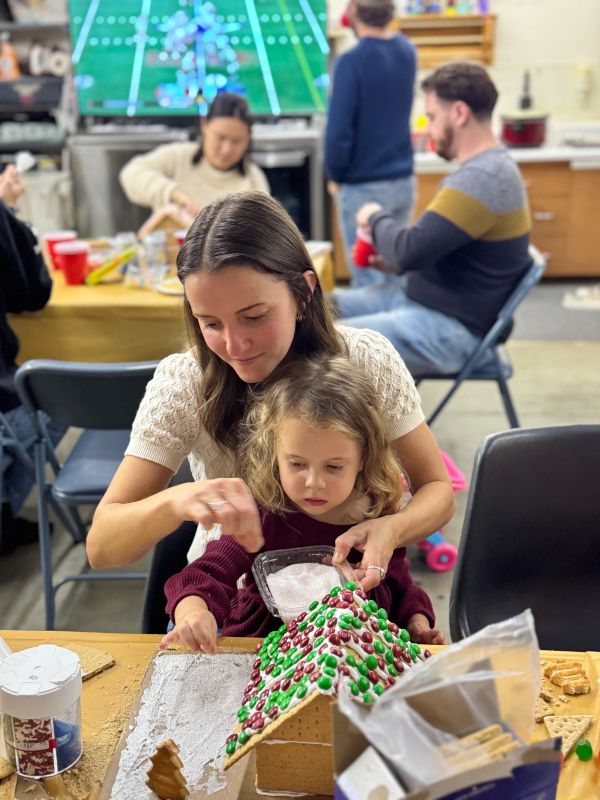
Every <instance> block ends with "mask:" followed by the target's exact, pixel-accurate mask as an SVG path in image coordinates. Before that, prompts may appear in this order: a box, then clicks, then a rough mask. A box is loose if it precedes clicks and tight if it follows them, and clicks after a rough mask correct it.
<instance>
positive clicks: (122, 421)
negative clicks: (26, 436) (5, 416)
mask: <svg viewBox="0 0 600 800" xmlns="http://www.w3.org/2000/svg"><path fill="white" fill-rule="evenodd" d="M157 363H158V362H155V361H152V362H135V363H121V364H82V363H76V362H68V361H51V360H46V359H34V360H32V361H27V362H26V363H25V364H23V366H21V367H20V368H19V369H18V370H17V373H16V375H15V383H16V387H17V392H18V394H19V397H20V399H21V402H22V403H23V405H24V406H25V408H26V409H27V411H28V412H29V413H30V415H31V418H32V421H33V424H34V426H35V431H36V439H35V442H34V444H33V453H34V465H35V478H36V484H37V488H38V522H39V536H40V563H41V571H42V581H43V587H44V598H45V604H46V629H47V630H53V629H54V621H55V594H56V591H57V589H59V588H60V587H61V586H62V585H63V584H65V583H69V582H71V581H82V580H87V581H90V580H96V581H98V580H130V579H145V578H146V574H145V573H138V572H125V573H114V572H102V571H98V572H86V571H83V572H82V573H80V574H78V575H69V576H68V577H66V578H63V579H62V580H61V581H59V582H58V583H57V584H53V579H52V556H51V548H50V528H49V520H48V505H49V504H50V505H52V506H53V507H54V508H55V509H57V510H59V515H60V517H61V520H62V521H63V523H64V524H65V525H66V527H67V528H68V530H69V531H70V533H71V535H72V536H73V538H74V539H75V541H79V542H83V541H84V540H85V536H86V532H87V531H86V525H85V524H84V523H83V521H82V520H81V517H80V515H79V512H78V506H82V505H92V504H93V505H95V504H97V503H98V502H99V501H100V499H101V498H102V496H103V494H104V492H105V491H106V489H107V487H108V485H109V483H110V481H111V480H112V478H113V475H114V473H115V471H116V469H117V467H118V465H119V463H120V461H121V459H122V458H123V453H124V452H125V449H126V447H127V443H128V441H129V432H130V429H131V426H132V424H133V420H134V417H135V414H136V411H137V408H138V406H139V404H140V401H141V399H142V397H143V395H144V391H145V388H146V384H147V383H148V381H149V380H150V378H151V377H152V375H153V374H154V370H155V369H156V365H157ZM39 412H45V413H46V414H48V416H50V417H52V418H53V419H54V420H55V421H56V422H57V423H58V424H61V425H65V426H73V427H76V428H84V429H85V430H84V431H83V433H82V434H81V436H80V437H79V439H78V441H77V443H76V445H75V447H74V448H73V450H72V451H71V453H70V454H69V456H68V457H67V459H66V461H65V463H64V464H62V465H61V464H59V462H58V459H57V457H56V454H55V452H54V450H53V448H52V444H51V442H50V441H49V439H48V437H47V435H46V430H45V426H44V423H43V419H42V417H41V415H40V413H39ZM47 463H48V464H50V466H51V468H52V472H53V473H54V480H53V481H51V482H50V483H48V481H47V480H46V476H45V467H46V464H47ZM63 509H64V511H63ZM65 512H66V513H65ZM123 536H127V531H123Z"/></svg>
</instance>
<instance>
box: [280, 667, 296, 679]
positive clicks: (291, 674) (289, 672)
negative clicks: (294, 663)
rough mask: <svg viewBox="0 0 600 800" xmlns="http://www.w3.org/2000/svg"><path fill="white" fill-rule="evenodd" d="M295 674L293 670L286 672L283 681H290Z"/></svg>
mask: <svg viewBox="0 0 600 800" xmlns="http://www.w3.org/2000/svg"><path fill="white" fill-rule="evenodd" d="M295 672H296V670H295V669H293V668H292V669H290V670H288V671H287V672H286V673H285V675H284V676H283V679H284V680H285V679H286V678H289V679H290V680H291V679H292V678H293V677H294V673H295Z"/></svg>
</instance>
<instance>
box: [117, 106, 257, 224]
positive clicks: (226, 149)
mask: <svg viewBox="0 0 600 800" xmlns="http://www.w3.org/2000/svg"><path fill="white" fill-rule="evenodd" d="M251 129H252V117H251V115H250V109H249V108H248V104H247V103H246V101H245V100H244V98H243V97H239V96H238V95H237V94H232V93H231V92H223V93H222V94H218V95H217V96H216V97H215V99H214V100H213V102H212V104H211V106H210V109H209V111H208V114H207V116H206V117H202V118H201V121H200V130H201V141H200V144H199V145H198V143H197V142H174V143H173V144H165V145H162V146H161V147H157V148H156V150H153V151H152V152H150V153H147V154H144V155H140V156H136V157H135V158H132V159H131V161H129V162H128V163H127V164H126V165H125V166H124V167H123V169H122V170H121V172H120V175H119V180H120V181H121V186H122V187H123V191H124V192H125V194H126V195H127V198H128V199H129V200H131V202H132V203H137V204H138V205H141V206H152V208H153V209H157V208H160V206H164V205H166V204H167V203H176V204H177V205H178V206H180V207H181V208H184V209H185V210H186V211H187V212H188V213H189V214H191V216H192V217H195V216H196V214H198V212H199V211H200V209H201V208H204V206H205V205H208V203H211V202H212V201H213V200H217V199H218V198H219V197H223V195H226V194H232V193H234V192H246V191H253V190H257V191H261V192H267V193H268V192H269V184H268V182H267V179H266V177H265V174H264V172H263V171H262V170H261V169H260V167H258V166H257V165H256V164H254V163H253V162H252V160H251V159H250V157H249V155H248V152H249V149H250V134H251Z"/></svg>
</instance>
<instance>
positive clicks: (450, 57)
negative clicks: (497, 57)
mask: <svg viewBox="0 0 600 800" xmlns="http://www.w3.org/2000/svg"><path fill="white" fill-rule="evenodd" d="M391 24H392V26H393V27H394V28H396V30H398V31H401V32H402V33H403V34H404V35H405V36H407V37H408V38H409V39H410V40H411V41H412V42H413V44H414V45H415V47H416V48H417V57H418V61H419V68H420V69H432V68H434V67H438V66H439V65H440V64H444V63H446V62H447V61H456V60H460V61H476V62H477V63H479V64H492V63H493V60H494V29H495V25H496V16H495V15H494V14H457V15H456V16H447V15H445V14H411V15H410V16H405V17H396V18H395V19H394V20H393V22H392V23H391Z"/></svg>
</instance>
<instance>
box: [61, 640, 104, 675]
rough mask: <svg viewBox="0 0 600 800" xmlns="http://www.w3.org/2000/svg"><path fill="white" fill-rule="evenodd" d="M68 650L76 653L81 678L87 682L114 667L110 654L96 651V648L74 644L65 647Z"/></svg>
mask: <svg viewBox="0 0 600 800" xmlns="http://www.w3.org/2000/svg"><path fill="white" fill-rule="evenodd" d="M66 647H68V648H69V650H72V651H73V652H74V653H77V655H78V656H79V660H80V661H81V678H82V680H84V681H87V680H88V678H92V677H93V676H94V675H98V673H99V672H104V670H105V669H110V667H114V665H115V663H116V662H115V660H114V658H113V657H112V656H111V655H110V653H105V652H104V650H98V649H97V648H96V647H87V646H86V645H83V644H75V643H74V642H72V643H69V644H68V645H66Z"/></svg>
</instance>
